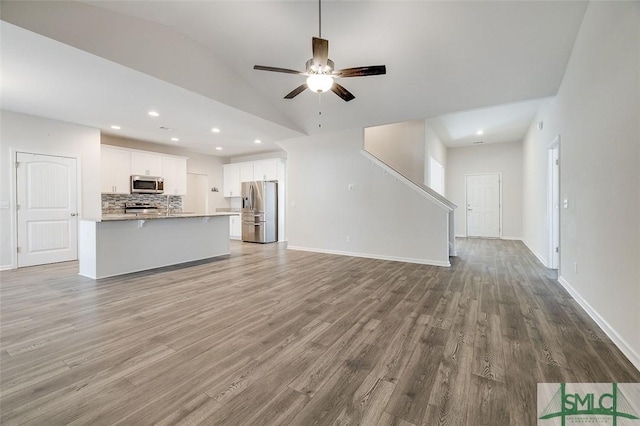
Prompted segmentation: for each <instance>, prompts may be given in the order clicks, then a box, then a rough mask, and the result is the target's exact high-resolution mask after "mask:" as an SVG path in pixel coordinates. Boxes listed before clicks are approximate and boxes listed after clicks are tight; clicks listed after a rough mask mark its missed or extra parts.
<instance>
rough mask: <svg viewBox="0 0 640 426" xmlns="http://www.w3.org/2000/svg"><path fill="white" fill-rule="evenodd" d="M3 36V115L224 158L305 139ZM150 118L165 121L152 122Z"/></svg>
mask: <svg viewBox="0 0 640 426" xmlns="http://www.w3.org/2000/svg"><path fill="white" fill-rule="evenodd" d="M0 36H1V38H2V62H1V64H0V69H1V72H2V86H1V90H2V92H1V93H2V97H1V98H0V105H1V106H2V108H3V109H9V110H12V111H17V112H23V113H28V114H33V115H39V116H44V117H49V118H54V119H58V120H62V121H70V122H74V123H80V124H83V125H87V126H91V127H96V128H99V129H102V130H103V131H104V132H105V133H110V134H114V135H119V136H124V137H129V138H134V139H141V140H145V141H151V142H156V143H162V144H167V145H176V146H180V147H184V148H185V149H188V150H190V151H196V152H202V153H207V154H214V155H220V156H238V155H243V154H249V153H253V152H255V151H274V150H277V149H279V148H278V147H277V146H276V145H275V143H274V141H278V140H282V139H286V138H291V137H295V136H299V135H300V133H298V132H295V131H293V130H291V129H288V128H286V127H283V126H280V125H278V124H274V123H272V122H270V121H267V120H265V119H262V118H259V117H256V116H254V115H250V114H247V113H245V112H242V111H239V110H237V109H234V108H230V107H228V106H226V105H224V104H221V103H219V102H217V101H215V100H212V99H209V98H206V97H204V96H202V95H198V94H196V93H193V92H190V91H188V90H185V89H182V88H180V87H177V86H174V85H172V84H169V83H167V82H164V81H162V80H159V79H157V78H154V77H150V76H148V75H145V74H142V73H140V72H138V71H135V70H132V69H130V68H127V67H124V66H122V65H119V64H116V63H114V62H111V61H108V60H106V59H103V58H100V57H98V56H95V55H91V54H88V53H86V52H83V51H82V50H79V49H76V48H73V47H71V46H68V45H66V44H62V43H60V42H57V41H55V40H51V39H49V38H46V37H42V36H40V35H38V34H35V33H32V32H30V31H27V30H24V29H22V28H20V27H16V26H14V25H11V24H7V23H6V22H0ZM151 110H154V111H156V112H158V113H159V114H160V116H159V117H156V118H154V117H150V116H149V115H148V112H149V111H151ZM111 125H118V126H120V127H121V129H120V130H117V131H116V130H113V129H111ZM161 126H162V127H166V128H170V129H171V130H162V129H160V127H161ZM214 127H217V128H219V129H220V133H213V132H212V131H211V129H212V128H214ZM173 137H175V138H178V139H179V142H173V141H171V138H173ZM256 139H258V140H260V141H261V143H260V144H259V145H257V144H255V140H256ZM216 147H221V148H222V150H220V151H219V150H216V149H215V148H216Z"/></svg>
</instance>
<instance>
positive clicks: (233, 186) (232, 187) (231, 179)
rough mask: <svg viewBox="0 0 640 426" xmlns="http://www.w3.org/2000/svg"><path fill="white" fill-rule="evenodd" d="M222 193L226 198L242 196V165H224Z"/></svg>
mask: <svg viewBox="0 0 640 426" xmlns="http://www.w3.org/2000/svg"><path fill="white" fill-rule="evenodd" d="M222 179H223V181H222V193H223V196H224V197H239V196H240V163H232V164H223V165H222Z"/></svg>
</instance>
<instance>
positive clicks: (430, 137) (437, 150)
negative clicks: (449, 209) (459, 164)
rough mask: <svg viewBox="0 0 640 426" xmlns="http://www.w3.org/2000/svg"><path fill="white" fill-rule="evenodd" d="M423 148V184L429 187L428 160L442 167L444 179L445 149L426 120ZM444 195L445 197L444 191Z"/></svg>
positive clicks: (445, 166) (429, 168)
mask: <svg viewBox="0 0 640 426" xmlns="http://www.w3.org/2000/svg"><path fill="white" fill-rule="evenodd" d="M424 148H425V149H424V183H425V185H427V186H431V162H430V161H429V159H430V158H431V157H433V158H435V159H436V161H438V163H440V164H442V165H443V166H444V170H445V179H446V171H447V147H446V146H445V145H444V144H443V143H442V141H441V140H440V138H439V137H438V135H437V134H436V132H435V131H434V130H433V128H431V126H430V125H429V123H427V121H426V120H425V123H424ZM445 184H446V182H445ZM444 195H445V196H446V191H445V194H444Z"/></svg>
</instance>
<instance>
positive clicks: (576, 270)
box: [573, 262, 578, 274]
mask: <svg viewBox="0 0 640 426" xmlns="http://www.w3.org/2000/svg"><path fill="white" fill-rule="evenodd" d="M573 272H575V273H576V274H577V273H578V262H575V263H574V264H573Z"/></svg>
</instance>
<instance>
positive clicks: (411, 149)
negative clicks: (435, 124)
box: [364, 120, 425, 183]
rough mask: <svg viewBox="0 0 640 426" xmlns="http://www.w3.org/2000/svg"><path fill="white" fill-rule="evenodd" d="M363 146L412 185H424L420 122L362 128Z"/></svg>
mask: <svg viewBox="0 0 640 426" xmlns="http://www.w3.org/2000/svg"><path fill="white" fill-rule="evenodd" d="M364 147H365V149H366V150H367V151H369V152H370V153H371V154H373V155H374V156H376V157H378V158H379V159H380V160H382V161H384V162H385V163H387V164H388V165H390V166H391V167H393V168H394V169H396V170H397V171H399V172H400V173H402V174H403V175H405V176H406V177H408V178H409V179H411V180H413V181H414V182H418V183H423V182H424V176H425V175H424V170H425V166H424V158H425V156H424V153H425V122H424V121H423V120H417V121H405V122H402V123H394V124H386V125H384V126H375V127H368V128H366V129H364Z"/></svg>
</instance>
